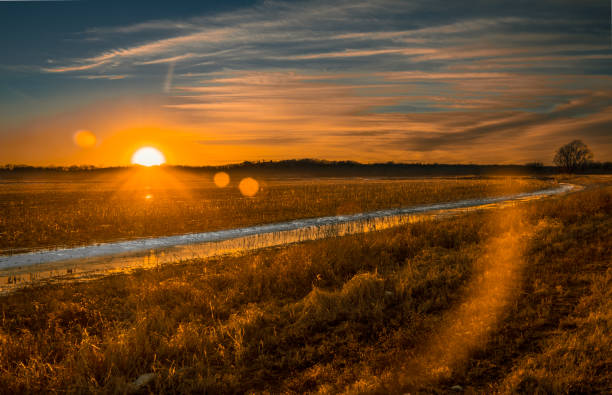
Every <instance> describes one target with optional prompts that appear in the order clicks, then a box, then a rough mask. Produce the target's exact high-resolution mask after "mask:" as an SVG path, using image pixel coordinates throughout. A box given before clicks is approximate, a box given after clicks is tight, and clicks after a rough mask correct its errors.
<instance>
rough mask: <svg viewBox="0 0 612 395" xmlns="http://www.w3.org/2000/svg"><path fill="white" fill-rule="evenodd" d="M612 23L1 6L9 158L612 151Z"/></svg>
mask: <svg viewBox="0 0 612 395" xmlns="http://www.w3.org/2000/svg"><path fill="white" fill-rule="evenodd" d="M610 17H611V11H610V2H608V1H602V0H581V1H576V0H538V1H533V0H530V1H522V0H515V1H495V0H488V1H460V2H459V1H436V0H414V1H412V0H404V1H396V0H369V1H356V0H350V1H342V0H341V1H333V2H330V1H297V2H296V1H292V2H285V1H247V0H244V1H229V0H225V1H223V2H218V1H214V2H205V1H192V2H189V1H181V2H170V1H146V2H139V1H129V2H126V1H113V0H110V1H100V2H97V1H0V48H2V51H0V165H1V164H8V163H13V164H30V165H73V164H76V165H81V164H90V165H96V166H114V165H127V164H129V162H130V158H131V156H132V154H133V153H134V151H136V150H137V149H138V148H140V147H143V146H152V147H155V148H157V149H159V150H160V151H161V152H163V154H164V155H165V156H166V159H167V160H168V163H170V164H181V165H219V164H227V163H236V162H242V161H245V160H249V161H257V160H282V159H294V158H316V159H327V160H356V161H360V162H368V163H369V162H388V161H395V162H406V163H412V162H421V163H481V164H485V163H487V164H489V163H501V164H507V163H516V164H522V163H527V162H535V161H537V162H543V163H545V164H550V163H551V162H552V159H553V157H554V153H555V151H556V149H558V148H559V147H560V146H561V145H563V144H565V143H568V142H570V141H572V140H574V139H581V140H582V141H584V142H585V143H586V144H587V145H588V146H589V147H590V148H591V149H592V151H593V153H594V154H595V160H599V161H612V51H611V48H612V33H611V30H610ZM79 131H88V132H90V133H92V134H93V135H94V136H95V139H94V140H92V141H95V144H94V143H92V144H86V145H83V144H81V145H79V144H77V143H78V142H79V139H78V138H76V139H75V135H77V133H78V132H79ZM88 141H89V140H88Z"/></svg>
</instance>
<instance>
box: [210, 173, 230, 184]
mask: <svg viewBox="0 0 612 395" xmlns="http://www.w3.org/2000/svg"><path fill="white" fill-rule="evenodd" d="M213 181H214V182H215V185H216V186H218V187H219V188H225V187H226V186H227V185H228V184H229V182H230V176H229V174H227V173H226V172H224V171H220V172H218V173H217V174H215V177H214V178H213Z"/></svg>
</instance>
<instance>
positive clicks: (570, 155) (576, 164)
mask: <svg viewBox="0 0 612 395" xmlns="http://www.w3.org/2000/svg"><path fill="white" fill-rule="evenodd" d="M591 159H593V153H592V152H591V150H590V149H589V147H587V146H586V144H585V143H583V142H582V141H581V140H574V141H572V142H571V143H568V144H565V145H564V146H563V147H561V148H559V150H558V151H557V154H556V155H555V159H554V162H555V165H557V166H559V168H561V169H562V170H563V171H566V172H568V173H573V172H575V171H576V170H580V169H584V168H585V167H586V166H587V165H588V164H589V162H590V161H591Z"/></svg>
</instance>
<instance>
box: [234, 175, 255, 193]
mask: <svg viewBox="0 0 612 395" xmlns="http://www.w3.org/2000/svg"><path fill="white" fill-rule="evenodd" d="M238 189H240V193H242V194H243V195H244V196H255V194H256V193H257V191H259V183H258V182H257V180H255V179H253V178H251V177H247V178H243V179H242V181H240V184H239V185H238Z"/></svg>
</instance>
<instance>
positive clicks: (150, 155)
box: [132, 147, 166, 167]
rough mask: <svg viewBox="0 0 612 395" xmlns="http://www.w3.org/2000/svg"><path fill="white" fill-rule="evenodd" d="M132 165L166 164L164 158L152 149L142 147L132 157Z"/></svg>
mask: <svg viewBox="0 0 612 395" xmlns="http://www.w3.org/2000/svg"><path fill="white" fill-rule="evenodd" d="M132 163H133V164H135V165H141V166H146V167H150V166H159V165H163V164H164V163H166V158H164V155H163V154H162V153H161V152H159V150H157V149H155V148H153V147H143V148H141V149H139V150H138V151H136V152H134V155H132Z"/></svg>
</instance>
